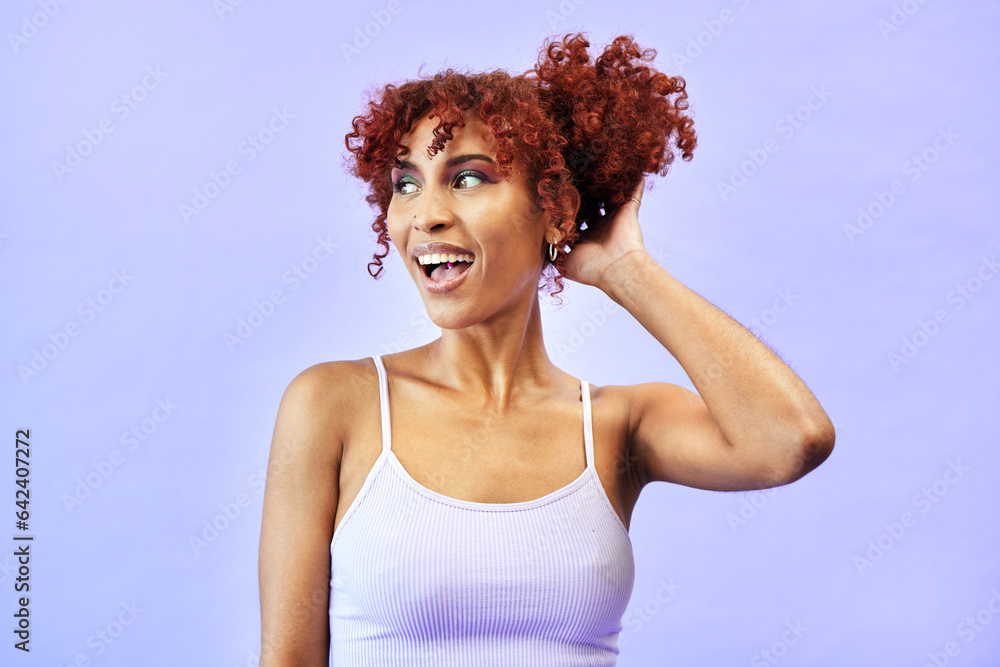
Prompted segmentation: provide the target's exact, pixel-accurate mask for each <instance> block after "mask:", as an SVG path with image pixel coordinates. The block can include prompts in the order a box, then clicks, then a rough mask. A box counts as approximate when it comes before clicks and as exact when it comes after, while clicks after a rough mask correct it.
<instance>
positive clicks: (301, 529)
mask: <svg viewBox="0 0 1000 667" xmlns="http://www.w3.org/2000/svg"><path fill="white" fill-rule="evenodd" d="M348 363H349V362H331V363H326V364H318V365H316V366H313V367H311V368H309V369H306V370H305V371H303V372H302V373H300V374H299V375H298V376H296V377H295V379H293V380H292V382H291V383H290V384H289V385H288V388H287V389H286V390H285V393H284V396H283V397H282V399H281V405H280V406H279V408H278V417H277V421H276V424H275V427H274V438H273V439H272V442H271V454H270V457H269V458H268V464H267V482H266V485H265V489H264V517H263V522H262V524H261V535H260V561H259V578H260V615H261V660H260V665H261V667H292V666H295V667H298V666H303V667H305V666H314V665H316V666H318V665H327V664H328V661H329V651H330V626H329V615H328V613H329V596H330V540H331V537H332V535H333V522H334V517H335V516H336V513H337V500H338V489H339V478H340V475H339V471H340V460H341V454H342V451H343V442H344V439H345V433H346V431H347V428H348V424H347V419H348V416H349V414H350V410H349V406H350V404H351V403H350V401H349V400H346V399H347V397H346V396H342V395H341V394H347V393H349V391H350V383H349V382H344V381H342V379H343V377H344V373H345V372H349V368H348V366H347V364H348Z"/></svg>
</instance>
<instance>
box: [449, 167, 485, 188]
mask: <svg viewBox="0 0 1000 667" xmlns="http://www.w3.org/2000/svg"><path fill="white" fill-rule="evenodd" d="M485 180H486V177H485V176H483V175H482V174H480V173H479V172H478V171H463V172H462V173H461V174H459V175H458V176H456V177H455V185H457V186H458V187H459V188H471V187H472V186H474V185H479V184H480V183H482V182H484V181H485Z"/></svg>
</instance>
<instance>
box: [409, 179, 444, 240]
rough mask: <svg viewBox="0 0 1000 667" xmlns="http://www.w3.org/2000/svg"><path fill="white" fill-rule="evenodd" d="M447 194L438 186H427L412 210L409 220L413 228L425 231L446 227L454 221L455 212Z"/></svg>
mask: <svg viewBox="0 0 1000 667" xmlns="http://www.w3.org/2000/svg"><path fill="white" fill-rule="evenodd" d="M451 204H452V202H451V200H450V199H449V197H448V194H447V193H446V192H444V191H442V190H441V189H440V188H428V189H427V190H425V191H424V192H423V193H421V195H420V197H418V199H417V202H416V205H415V206H414V208H413V210H412V216H413V217H412V219H411V222H412V224H413V227H414V228H415V229H418V230H420V231H422V232H425V233H430V232H431V231H440V230H442V229H447V228H448V227H451V226H452V225H453V224H454V223H455V212H454V210H453V209H452V206H451Z"/></svg>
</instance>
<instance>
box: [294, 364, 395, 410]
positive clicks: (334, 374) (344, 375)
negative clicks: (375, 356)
mask: <svg viewBox="0 0 1000 667" xmlns="http://www.w3.org/2000/svg"><path fill="white" fill-rule="evenodd" d="M377 383H378V379H377V376H376V375H375V364H374V361H373V360H372V358H371V357H367V358H363V359H344V360H337V361H324V362H320V363H317V364H313V365H312V366H309V367H308V368H306V369H305V370H303V371H301V372H300V373H298V375H296V376H295V377H294V378H292V380H291V382H289V383H288V386H287V387H286V389H285V393H284V395H283V396H282V399H281V402H282V405H283V406H285V405H286V404H287V407H288V408H290V409H293V410H294V411H296V412H299V413H301V414H306V415H310V416H311V417H313V418H315V419H317V420H320V421H325V420H329V419H336V421H337V422H338V423H339V424H341V425H346V424H345V421H347V420H348V419H349V418H350V416H352V415H354V414H356V413H357V410H356V407H357V406H358V405H360V404H362V402H363V401H365V400H366V399H368V398H370V396H371V394H372V392H373V391H374V392H377V391H378V384H377Z"/></svg>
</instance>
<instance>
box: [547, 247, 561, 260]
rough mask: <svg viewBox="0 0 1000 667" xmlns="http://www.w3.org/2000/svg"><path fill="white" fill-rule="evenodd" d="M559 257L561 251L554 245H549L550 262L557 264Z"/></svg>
mask: <svg viewBox="0 0 1000 667" xmlns="http://www.w3.org/2000/svg"><path fill="white" fill-rule="evenodd" d="M558 256H559V250H558V249H557V248H556V247H555V246H554V245H552V244H551V243H550V244H549V260H551V261H552V262H555V261H556V257H558Z"/></svg>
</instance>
